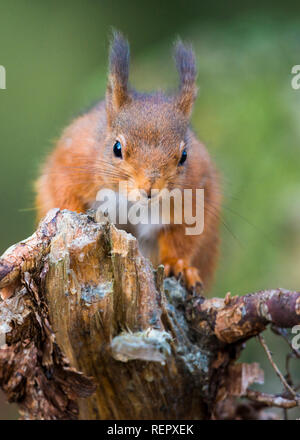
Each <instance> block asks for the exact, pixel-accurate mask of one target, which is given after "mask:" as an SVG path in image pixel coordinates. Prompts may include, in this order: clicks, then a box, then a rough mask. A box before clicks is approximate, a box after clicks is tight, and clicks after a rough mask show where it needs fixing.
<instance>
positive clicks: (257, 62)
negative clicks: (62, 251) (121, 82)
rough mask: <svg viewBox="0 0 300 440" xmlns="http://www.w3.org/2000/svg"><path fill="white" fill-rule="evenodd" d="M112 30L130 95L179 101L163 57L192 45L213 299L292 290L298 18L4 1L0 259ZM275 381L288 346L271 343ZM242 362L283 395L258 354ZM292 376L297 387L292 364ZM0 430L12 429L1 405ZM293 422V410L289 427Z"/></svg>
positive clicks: (231, 5)
mask: <svg viewBox="0 0 300 440" xmlns="http://www.w3.org/2000/svg"><path fill="white" fill-rule="evenodd" d="M111 26H114V27H116V28H117V29H120V30H121V31H123V32H124V33H125V34H126V35H127V37H128V38H129V40H130V43H131V52H132V64H131V82H132V83H133V84H134V85H135V86H136V87H138V88H139V89H142V90H152V89H155V88H166V89H170V88H174V87H176V85H177V83H176V79H177V78H176V72H175V69H174V65H173V61H172V57H171V53H170V49H171V45H172V42H173V40H174V39H176V38H177V37H178V36H181V37H182V38H183V39H187V40H190V41H191V42H192V43H193V45H194V48H195V51H196V54H197V60H198V68H199V77H198V84H199V86H200V94H199V98H198V100H197V103H196V105H195V110H194V113H193V118H192V123H193V127H194V129H195V130H196V132H197V134H198V136H199V138H200V139H201V140H203V141H204V142H205V143H206V145H207V147H208V149H209V151H210V153H211V155H212V156H213V158H214V159H215V161H216V163H217V165H218V167H219V169H220V171H221V175H222V181H223V192H224V207H223V216H222V254H221V258H220V263H219V269H218V272H217V276H216V282H215V285H214V287H213V290H212V294H214V295H218V296H223V295H224V294H225V293H226V292H228V291H231V292H232V294H244V293H247V292H251V291H256V290H260V289H264V288H270V287H279V286H280V287H281V286H282V287H285V288H288V289H299V284H300V283H299V268H298V266H299V260H300V206H299V203H298V201H299V197H300V179H299V170H300V155H299V147H300V123H299V122H300V90H299V91H296V90H293V89H292V87H291V79H292V75H291V68H292V66H293V65H295V64H300V51H299V49H300V4H299V3H298V4H297V3H296V2H295V3H293V2H289V1H285V2H284V6H280V4H276V3H274V2H272V3H271V2H270V3H266V2H263V1H260V2H257V3H256V2H251V3H250V2H249V3H247V2H238V1H236V2H228V1H226V2H225V1H224V2H214V1H211V2H208V4H207V2H205V4H204V2H203V3H202V2H200V1H197V0H195V1H189V0H185V1H184V0H172V1H171V0H169V1H167V0H165V1H164V0H151V2H141V1H137V0H134V1H129V0H128V1H121V0H119V1H117V0H110V1H109V0H102V1H101V0H98V1H95V0H84V1H77V0H73V1H64V2H59V1H51V2H49V1H46V0H44V1H41V0H40V1H38V0H31V1H25V0H18V1H11V0H10V1H9V0H0V65H3V66H5V68H6V72H7V90H0V145H1V147H0V149H1V155H0V161H1V162H0V163H1V171H0V197H1V208H0V209H1V216H0V231H1V232H0V253H2V252H3V251H4V250H5V249H6V248H7V247H8V246H10V245H11V244H13V243H15V242H17V241H19V240H21V239H23V238H25V237H26V236H28V235H30V234H31V233H32V232H33V230H34V221H35V214H34V210H33V207H34V196H33V189H32V184H33V182H34V180H35V178H36V176H37V174H38V170H39V167H40V164H41V162H42V161H43V160H44V158H45V156H46V154H47V152H48V151H50V150H51V148H52V147H53V144H54V142H55V139H57V137H58V136H59V135H60V132H61V130H62V129H63V127H64V126H65V125H66V124H68V123H69V121H70V120H71V119H72V117H73V116H74V115H76V113H78V112H79V111H81V110H82V108H84V107H86V106H88V105H89V104H91V103H93V102H94V101H95V100H97V99H98V98H100V97H102V96H103V94H104V91H105V83H106V69H107V44H108V36H109V32H110V29H111ZM266 338H267V341H268V342H269V343H270V347H271V349H272V351H273V353H274V359H275V360H276V362H278V365H279V366H280V367H283V365H284V355H285V352H286V346H285V344H284V343H283V342H281V341H279V339H278V338H276V337H273V336H272V335H271V334H269V333H268V332H267V334H266ZM242 359H243V360H247V361H256V360H258V361H259V362H260V363H261V365H262V366H263V368H265V371H266V383H265V385H264V386H263V387H259V389H264V390H266V391H269V392H271V391H272V392H280V391H281V385H280V383H279V382H278V380H277V378H276V377H275V374H274V372H273V371H272V369H271V368H270V366H269V364H268V362H267V360H266V358H265V355H264V353H263V352H262V349H261V347H260V346H259V344H258V342H257V341H256V340H253V341H251V342H250V343H248V344H247V347H246V350H245V352H244V354H243V357H242ZM293 373H294V376H295V378H296V379H297V378H298V381H300V363H299V361H298V364H297V363H296V362H294V364H293ZM2 401H3V399H2V400H1V397H0V419H1V418H2V419H5V418H16V417H17V412H16V409H15V407H14V406H13V405H11V406H9V405H7V404H4V403H1V402H2ZM295 417H300V410H298V412H297V411H294V412H293V413H291V418H295Z"/></svg>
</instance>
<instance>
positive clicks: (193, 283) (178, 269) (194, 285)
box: [164, 259, 203, 295]
mask: <svg viewBox="0 0 300 440" xmlns="http://www.w3.org/2000/svg"><path fill="white" fill-rule="evenodd" d="M164 274H165V277H168V276H170V275H172V274H173V275H174V276H175V277H176V278H177V279H179V280H182V281H183V283H184V284H185V285H186V287H187V288H188V290H189V291H191V292H193V293H194V294H197V295H199V294H201V293H202V291H203V282H202V279H201V277H200V275H199V271H198V269H197V268H196V267H193V266H188V265H187V264H186V263H185V261H184V260H183V259H179V260H172V261H168V262H167V261H166V262H165V263H164Z"/></svg>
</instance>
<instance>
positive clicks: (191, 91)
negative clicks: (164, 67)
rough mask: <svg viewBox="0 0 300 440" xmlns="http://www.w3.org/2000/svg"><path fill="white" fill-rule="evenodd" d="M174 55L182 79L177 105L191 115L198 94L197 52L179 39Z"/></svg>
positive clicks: (184, 112)
mask: <svg viewBox="0 0 300 440" xmlns="http://www.w3.org/2000/svg"><path fill="white" fill-rule="evenodd" d="M174 57H175V61H176V67H177V70H178V73H179V80H180V83H179V93H178V95H177V96H176V97H175V106H176V108H178V109H179V110H180V111H181V112H182V113H183V114H184V115H185V116H186V117H189V116H190V114H191V112H192V108H193V104H194V101H195V99H196V96H197V86H196V76H197V71H196V61H195V54H194V52H193V49H192V47H191V46H186V45H184V44H183V43H182V41H180V40H179V41H178V42H177V43H176V45H175V51H174Z"/></svg>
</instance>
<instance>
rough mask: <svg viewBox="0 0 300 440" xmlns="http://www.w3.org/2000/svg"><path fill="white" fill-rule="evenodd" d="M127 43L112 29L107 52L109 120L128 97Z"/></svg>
mask: <svg viewBox="0 0 300 440" xmlns="http://www.w3.org/2000/svg"><path fill="white" fill-rule="evenodd" d="M128 74H129V45H128V41H127V40H126V39H125V38H124V37H123V35H122V34H121V33H120V32H117V31H114V32H113V38H112V41H111V44H110V52H109V73H108V84H107V91H106V108H107V110H106V111H107V116H108V120H109V122H111V120H112V119H113V118H114V116H115V114H116V113H117V112H118V111H119V109H120V108H121V107H122V105H123V104H124V103H125V102H126V101H127V100H128V99H129V96H128Z"/></svg>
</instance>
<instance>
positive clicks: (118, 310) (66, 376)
mask: <svg viewBox="0 0 300 440" xmlns="http://www.w3.org/2000/svg"><path fill="white" fill-rule="evenodd" d="M2 288H5V289H6V291H5V295H6V296H8V294H7V292H10V293H13V296H11V297H10V298H8V299H6V300H5V301H2V302H0V333H1V332H2V334H3V335H5V336H4V337H5V341H3V343H4V342H6V344H4V345H3V346H2V348H1V349H0V385H1V387H2V388H3V390H4V391H5V392H6V393H7V396H8V399H9V400H10V401H15V402H17V403H19V405H20V409H21V412H22V415H23V417H25V418H44V419H48V418H54V419H55V418H77V417H79V418H85V419H107V418H110V419H159V418H160V419H177V418H185V419H205V418H211V417H215V418H216V417H221V416H222V415H221V413H220V412H222V402H223V403H224V402H225V401H226V399H227V398H228V397H230V398H232V396H241V395H246V394H247V392H248V391H247V390H248V386H249V385H250V384H251V383H253V382H254V381H260V382H261V381H262V372H261V370H260V369H259V368H258V366H257V364H252V365H248V366H247V365H245V364H236V363H235V361H236V359H237V358H238V355H239V353H240V350H241V347H242V342H243V341H244V340H245V339H247V338H249V337H251V336H253V335H255V334H258V333H259V332H261V331H262V330H263V329H264V328H265V327H266V325H267V324H268V323H273V324H275V325H280V326H287V327H288V326H292V325H295V324H297V323H299V322H300V293H299V292H291V293H290V292H286V291H283V290H276V291H270V292H260V293H258V294H253V295H246V296H244V297H239V298H237V297H236V298H229V296H226V298H225V299H218V298H213V299H206V300H205V299H204V298H199V297H198V298H197V297H193V296H191V295H189V294H188V293H187V292H186V290H185V289H184V287H182V286H181V285H180V283H179V282H178V281H176V280H175V279H173V278H168V279H166V280H163V268H162V267H159V268H158V269H157V270H156V271H154V270H153V268H152V266H151V264H150V262H149V261H148V260H147V259H145V258H144V257H142V255H141V254H140V252H139V249H138V243H137V241H136V239H135V238H134V237H132V236H131V235H130V234H127V233H125V232H124V231H119V230H117V229H116V228H115V227H114V226H113V225H112V224H110V223H109V222H108V221H107V220H106V219H102V222H100V223H97V222H95V220H94V218H93V217H92V216H89V215H83V214H81V215H78V214H75V213H71V212H68V211H59V210H53V211H51V212H50V213H49V214H48V216H47V217H46V218H45V219H44V221H43V222H42V223H41V224H40V225H39V228H38V230H37V232H36V233H35V234H34V235H33V236H32V237H30V238H29V239H28V240H26V241H25V242H22V243H19V244H18V245H16V246H14V247H12V248H10V249H9V250H8V251H7V252H6V253H5V254H4V255H3V256H2V258H1V259H0V289H2ZM9 289H10V290H9ZM296 404H297V403H296ZM220 408H221V409H220Z"/></svg>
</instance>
